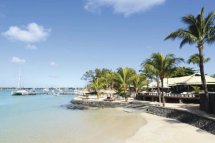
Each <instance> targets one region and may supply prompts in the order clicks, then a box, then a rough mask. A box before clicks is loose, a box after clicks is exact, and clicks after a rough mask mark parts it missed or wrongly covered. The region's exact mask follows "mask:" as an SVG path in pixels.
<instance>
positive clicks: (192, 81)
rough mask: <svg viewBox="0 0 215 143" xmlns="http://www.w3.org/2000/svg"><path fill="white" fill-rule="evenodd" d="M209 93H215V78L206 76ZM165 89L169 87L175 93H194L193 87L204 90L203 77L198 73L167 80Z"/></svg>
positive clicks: (165, 80)
mask: <svg viewBox="0 0 215 143" xmlns="http://www.w3.org/2000/svg"><path fill="white" fill-rule="evenodd" d="M205 78H206V82H207V86H208V91H209V92H215V78H213V77H211V76H208V75H205ZM164 85H165V87H169V88H170V91H171V92H173V93H182V92H192V91H193V87H199V88H200V89H202V82H201V75H200V74H198V73H196V74H193V75H190V76H183V77H176V78H165V79H164Z"/></svg>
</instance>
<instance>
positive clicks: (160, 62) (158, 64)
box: [144, 53, 183, 106]
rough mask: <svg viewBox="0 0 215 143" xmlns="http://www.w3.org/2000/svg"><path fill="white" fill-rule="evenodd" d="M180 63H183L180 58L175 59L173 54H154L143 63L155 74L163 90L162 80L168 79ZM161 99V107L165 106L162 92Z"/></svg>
mask: <svg viewBox="0 0 215 143" xmlns="http://www.w3.org/2000/svg"><path fill="white" fill-rule="evenodd" d="M181 61H183V59H182V58H176V57H175V56H174V55H173V54H167V55H166V56H163V55H162V54H161V53H154V54H152V56H151V57H150V58H149V59H147V60H146V61H145V64H144V65H145V66H148V67H151V69H153V70H154V71H156V72H157V74H158V76H159V78H160V81H161V87H162V89H163V88H164V81H163V80H164V78H166V77H168V76H169V75H170V74H171V73H172V72H173V71H174V69H175V68H176V66H177V64H178V63H179V62H181ZM159 96H160V95H159ZM161 97H162V103H163V106H165V101H164V92H163V90H162V96H161Z"/></svg>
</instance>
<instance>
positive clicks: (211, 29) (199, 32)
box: [165, 8, 215, 112]
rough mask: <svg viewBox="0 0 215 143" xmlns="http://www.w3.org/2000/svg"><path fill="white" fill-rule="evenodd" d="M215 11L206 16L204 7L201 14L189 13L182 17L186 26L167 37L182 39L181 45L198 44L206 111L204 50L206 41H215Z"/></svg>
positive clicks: (206, 89)
mask: <svg viewBox="0 0 215 143" xmlns="http://www.w3.org/2000/svg"><path fill="white" fill-rule="evenodd" d="M214 19H215V12H211V13H209V14H208V15H207V16H206V17H205V16H204V8H202V10H201V12H200V14H198V15H197V16H194V15H187V16H184V17H182V20H183V22H184V23H185V24H186V25H187V27H186V28H180V29H178V30H176V31H175V32H172V33H170V34H169V35H168V36H167V37H166V38H165V40H167V39H173V40H174V39H176V38H179V39H181V40H182V41H181V44H180V47H183V46H184V45H185V44H190V45H192V44H196V45H197V48H198V56H199V67H200V73H201V80H202V85H203V89H204V92H205V101H204V102H205V107H206V109H205V110H206V111H208V112H209V94H208V88H207V84H206V79H205V71H204V57H203V50H204V46H205V44H206V43H208V44H211V43H214V42H215V26H214Z"/></svg>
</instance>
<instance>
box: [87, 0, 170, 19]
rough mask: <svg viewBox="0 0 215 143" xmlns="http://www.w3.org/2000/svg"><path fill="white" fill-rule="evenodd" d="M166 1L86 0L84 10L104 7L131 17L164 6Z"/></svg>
mask: <svg viewBox="0 0 215 143" xmlns="http://www.w3.org/2000/svg"><path fill="white" fill-rule="evenodd" d="M165 1H166V0H86V3H85V6H84V8H85V9H86V10H89V11H95V10H98V9H100V8H102V7H112V8H113V10H114V13H120V14H123V15H124V16H129V15H132V14H134V13H140V12H144V11H146V10H148V9H150V8H152V7H154V6H157V5H160V4H163V3H164V2H165Z"/></svg>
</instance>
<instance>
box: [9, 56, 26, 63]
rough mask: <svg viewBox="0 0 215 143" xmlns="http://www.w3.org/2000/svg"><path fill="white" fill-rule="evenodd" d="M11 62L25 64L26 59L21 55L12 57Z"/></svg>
mask: <svg viewBox="0 0 215 143" xmlns="http://www.w3.org/2000/svg"><path fill="white" fill-rule="evenodd" d="M11 62H12V63H14V64H24V63H26V60H25V59H22V58H19V57H12V59H11Z"/></svg>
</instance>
